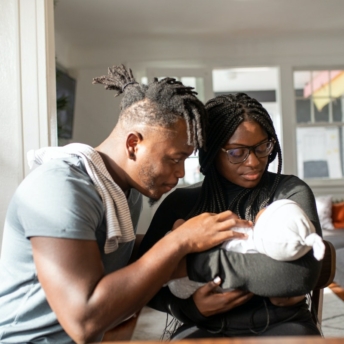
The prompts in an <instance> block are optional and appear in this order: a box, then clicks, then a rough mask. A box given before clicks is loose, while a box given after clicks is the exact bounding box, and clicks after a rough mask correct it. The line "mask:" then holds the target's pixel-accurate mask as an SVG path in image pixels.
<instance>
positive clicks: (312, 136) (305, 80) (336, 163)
mask: <svg viewBox="0 0 344 344" xmlns="http://www.w3.org/2000/svg"><path fill="white" fill-rule="evenodd" d="M294 92H295V102H296V104H295V108H296V138H297V167H298V175H299V177H300V178H306V179H307V178H309V179H312V178H313V179H340V178H343V175H344V141H343V138H344V70H317V71H315V70H308V71H295V72H294Z"/></svg>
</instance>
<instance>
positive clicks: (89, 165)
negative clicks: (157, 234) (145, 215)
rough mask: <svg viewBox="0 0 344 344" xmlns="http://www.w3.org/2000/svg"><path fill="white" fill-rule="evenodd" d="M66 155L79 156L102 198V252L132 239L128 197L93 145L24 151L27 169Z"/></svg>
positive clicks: (133, 235) (73, 144)
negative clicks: (103, 215)
mask: <svg viewBox="0 0 344 344" xmlns="http://www.w3.org/2000/svg"><path fill="white" fill-rule="evenodd" d="M69 156H78V157H80V158H82V160H83V162H84V164H85V167H86V171H87V173H88V175H89V176H90V178H91V180H92V181H93V183H94V185H95V187H96V190H97V191H98V193H99V195H100V197H101V199H102V201H103V204H104V208H105V217H106V225H107V230H106V241H105V246H104V252H105V253H106V254H107V253H111V252H113V251H115V250H116V249H117V248H118V244H119V243H124V242H129V241H132V240H134V239H135V233H134V229H133V224H132V221H131V217H130V211H129V206H128V202H127V198H126V196H125V194H124V192H123V191H122V189H121V188H120V187H119V186H118V185H117V184H116V183H115V182H114V180H113V179H112V177H111V176H110V174H109V172H108V170H107V169H106V167H105V164H104V162H103V159H102V158H101V156H100V154H99V153H98V152H97V151H96V150H95V149H94V148H92V147H91V146H88V145H85V144H81V143H71V144H69V145H66V146H63V147H46V148H41V149H38V150H30V151H29V152H28V153H27V158H28V163H29V167H30V169H34V168H35V167H37V166H39V165H42V164H43V163H44V162H46V161H49V160H51V159H56V158H65V157H69Z"/></svg>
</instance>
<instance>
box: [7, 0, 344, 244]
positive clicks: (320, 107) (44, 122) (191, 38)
mask: <svg viewBox="0 0 344 344" xmlns="http://www.w3.org/2000/svg"><path fill="white" fill-rule="evenodd" d="M142 3H143V2H142V1H141V0H131V1H126V0H118V1H112V0H101V1H93V0H59V1H56V2H55V4H54V2H53V1H49V0H47V1H44V0H32V1H30V2H28V1H26V0H8V1H5V2H1V3H0V34H1V44H2V46H3V47H4V48H5V49H1V50H0V75H1V76H0V80H1V83H0V88H1V92H0V97H1V98H0V116H1V126H0V131H1V135H0V140H1V141H0V142H1V153H0V164H1V170H0V183H1V184H0V185H1V194H2V197H1V198H0V222H1V227H0V238H1V237H2V227H3V223H4V220H5V213H6V209H7V206H8V203H9V201H10V198H11V196H12V194H13V192H14V190H15V188H16V187H17V185H18V184H19V183H20V181H21V180H22V179H23V178H24V176H25V175H26V174H27V173H28V170H27V166H26V162H25V154H26V151H27V150H28V149H31V148H39V147H40V146H44V145H57V144H65V143H69V142H83V143H87V144H89V145H91V146H96V145H98V144H99V143H100V142H101V141H102V140H103V139H104V138H105V137H106V136H107V135H109V133H110V131H111V129H112V128H113V127H114V125H115V123H116V121H117V118H118V114H119V103H120V98H114V97H113V95H112V94H111V92H109V91H105V90H104V89H103V88H102V87H100V86H94V85H92V83H91V82H92V78H93V77H95V76H100V75H104V74H106V73H107V67H108V66H112V65H113V64H120V63H124V64H125V65H127V66H129V67H130V68H132V69H133V71H134V73H135V77H136V78H137V80H139V81H148V82H149V81H150V80H151V78H152V77H153V76H158V77H163V76H174V77H177V78H179V79H182V80H183V81H184V82H185V83H189V84H190V85H194V86H195V87H196V89H197V90H198V92H199V94H200V97H202V98H203V100H205V101H206V100H208V99H210V98H211V97H213V96H214V95H215V94H220V93H221V92H236V91H246V92H251V94H252V95H254V96H256V97H257V98H258V99H259V100H260V101H262V102H263V103H264V105H265V106H266V107H267V108H268V110H269V111H270V113H271V114H272V116H273V118H274V123H275V124H276V127H277V130H278V131H279V135H280V139H281V143H282V147H283V157H284V161H283V165H284V169H283V172H284V173H291V174H295V175H299V176H300V177H301V178H303V179H305V180H306V181H307V182H308V183H309V185H310V186H311V187H312V189H313V191H314V193H315V194H316V195H328V194H332V195H334V196H335V197H338V198H340V197H341V198H343V190H344V179H343V160H344V159H343V151H344V150H343V125H344V118H343V102H342V94H343V93H344V89H343V90H342V92H341V91H337V88H336V87H337V86H336V85H335V82H334V80H335V79H336V78H337V77H338V76H340V75H341V74H340V73H342V71H344V59H343V58H344V22H343V20H342V13H344V3H343V2H342V1H340V0H332V1H326V2H325V1H321V0H302V1H299V0H298V1H296V0H281V1H274V0H256V1H254V0H252V1H250V0H246V1H243V0H237V1H234V0H233V1H228V0H214V1H212V2H210V1H206V0H204V1H198V0H189V1H188V2H185V1H182V0H174V1H173V2H165V1H163V2H162V1H159V0H145V1H144V6H143V5H142ZM24 13H25V14H26V15H24ZM28 13H31V16H30V17H29V18H28V16H27V14H28ZM54 22H55V24H54ZM25 28H27V29H26V30H25ZM24 52H25V54H24ZM56 66H57V67H58V68H59V69H60V70H61V71H63V72H64V73H66V75H69V77H71V78H72V79H73V80H75V103H74V109H73V110H74V111H73V122H72V137H68V135H67V137H60V138H59V140H58V139H57V122H56V93H54V92H56V90H55V88H54V82H55V67H56ZM334 73H337V74H336V77H334V76H333V75H334ZM44 80H46V84H44ZM326 84H327V85H329V86H328V88H327V89H325V90H324V87H323V86H324V85H326ZM343 84H344V81H343ZM319 85H320V86H319ZM340 85H341V84H340ZM307 87H308V88H307ZM325 88H326V87H325ZM339 89H341V86H339ZM319 90H320V91H319ZM315 91H319V92H320V93H318V94H317V95H316V94H315ZM307 92H308V93H307ZM321 92H323V93H321ZM324 92H325V93H324ZM338 92H339V93H338ZM340 92H341V93H340ZM317 97H318V98H319V100H317V99H314V98H317ZM42 101H43V102H44V104H42ZM321 101H322V103H321ZM319 102H320V103H319ZM54 106H55V108H54ZM26 109H29V110H28V114H27V112H25V111H26ZM333 137H334V139H333ZM330 138H332V139H333V140H334V141H333V142H332V141H331V142H332V143H329V141H328V140H329V139H330ZM321 140H322V141H321ZM321 142H325V145H324V144H322V143H321ZM324 147H326V148H328V147H330V148H333V150H334V151H335V150H336V149H337V152H335V153H334V154H332V155H331V156H330V157H329V155H328V153H327V151H326V149H325V150H324V149H323V148H324ZM313 156H314V157H313ZM319 157H320V158H319ZM192 159H193V160H192ZM195 161H197V158H195V157H194V158H191V159H190V160H189V162H188V165H187V169H188V173H189V174H188V175H187V176H186V177H185V178H184V180H183V181H181V186H182V185H186V184H188V183H190V182H192V181H197V180H199V179H197V178H201V176H199V175H198V174H197V163H196V165H195ZM314 171H315V172H316V173H315V175H312V172H314ZM190 176H191V177H190ZM154 210H155V208H150V207H149V206H148V205H147V203H145V204H144V210H143V213H142V215H141V219H140V223H139V232H141V233H144V232H145V230H146V229H147V227H148V225H149V222H150V219H151V217H152V214H153V212H154ZM0 242H1V239H0Z"/></svg>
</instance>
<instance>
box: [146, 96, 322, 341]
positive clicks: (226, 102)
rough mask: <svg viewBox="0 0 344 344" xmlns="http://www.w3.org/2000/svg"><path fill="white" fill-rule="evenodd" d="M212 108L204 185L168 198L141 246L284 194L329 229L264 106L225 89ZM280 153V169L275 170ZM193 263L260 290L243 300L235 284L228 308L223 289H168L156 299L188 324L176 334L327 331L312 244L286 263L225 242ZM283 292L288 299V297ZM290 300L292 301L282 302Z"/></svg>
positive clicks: (201, 277) (199, 270)
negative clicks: (180, 226) (290, 166)
mask: <svg viewBox="0 0 344 344" xmlns="http://www.w3.org/2000/svg"><path fill="white" fill-rule="evenodd" d="M206 108H207V111H208V114H209V124H208V128H207V149H206V150H205V149H202V150H201V151H200V155H199V160H200V166H201V172H202V173H203V174H204V175H205V178H204V181H203V184H202V185H201V186H196V187H195V186H193V187H189V188H183V189H178V190H176V191H175V192H173V193H172V194H170V195H169V196H168V197H167V198H166V199H165V201H164V202H163V203H162V204H161V206H160V207H159V209H158V210H157V212H156V214H155V216H154V218H153V220H152V223H151V225H150V227H149V229H148V231H147V234H146V236H145V238H144V241H143V243H142V246H141V248H140V251H141V253H144V252H145V251H147V250H148V249H149V248H150V247H151V246H152V245H154V243H155V242H156V241H158V240H159V239H160V238H161V237H163V236H164V235H165V233H164V232H163V231H162V228H172V226H173V225H174V222H175V221H176V220H177V219H184V220H186V219H188V218H190V217H193V216H195V215H197V214H200V213H203V212H212V213H219V212H221V211H224V210H226V209H229V210H231V211H233V212H234V213H236V214H237V215H238V217H240V218H244V219H247V220H251V221H253V220H254V218H255V216H256V214H257V213H258V212H259V210H260V209H262V208H264V207H265V206H266V205H268V204H270V203H271V202H273V201H275V200H278V199H291V200H293V201H295V202H297V203H298V204H299V205H300V206H301V208H302V209H303V210H304V212H305V213H306V214H307V216H308V217H309V219H310V221H311V222H312V223H313V225H314V227H315V229H316V232H317V234H319V235H320V236H321V228H320V225H319V219H318V215H317V212H316V206H315V200H314V196H313V193H312V191H311V190H310V188H309V187H308V186H307V185H306V184H305V183H304V182H303V181H301V180H300V179H299V178H297V177H295V176H292V175H282V174H281V168H282V156H281V148H280V144H279V141H278V138H277V136H276V132H275V129H274V126H273V123H272V120H271V118H270V116H269V114H268V113H267V111H266V110H265V109H264V108H263V107H262V105H261V104H260V103H259V102H258V101H256V100H255V99H253V98H250V97H248V96H247V95H246V94H244V93H239V94H236V95H226V96H218V97H216V98H214V99H212V100H210V101H209V102H208V103H207V104H206ZM276 156H277V157H278V170H277V173H271V172H268V170H267V169H268V166H269V163H270V162H272V161H273V160H274V159H275V158H276ZM276 230H278V228H276ZM186 264H187V272H188V276H189V277H190V279H192V280H195V281H199V282H209V281H212V280H213V279H214V278H216V277H217V276H219V277H220V278H221V280H222V285H221V286H222V287H223V288H227V287H228V284H229V279H230V280H231V285H233V283H234V284H236V286H237V287H238V288H240V289H242V290H246V291H250V292H251V293H253V294H254V296H253V297H252V298H251V299H250V300H249V301H247V302H245V303H243V302H241V301H240V300H239V301H238V299H237V298H236V297H235V293H236V292H237V291H233V292H232V293H233V295H234V296H233V298H232V300H231V299H229V301H228V304H227V305H226V306H222V307H221V306H220V305H218V306H217V305H215V306H214V305H211V302H209V300H211V299H210V297H215V296H214V295H213V296H212V295H210V296H209V294H207V292H206V291H205V288H206V287H202V288H203V289H202V288H200V289H199V290H198V291H196V292H195V294H194V295H193V296H192V297H190V298H189V299H186V300H180V299H178V298H176V297H174V296H173V295H171V293H170V292H169V290H168V288H163V289H162V290H161V291H160V292H159V293H158V294H157V295H156V296H155V297H154V298H153V300H152V301H151V302H150V305H151V306H152V307H153V308H156V309H158V310H160V311H164V312H168V313H170V314H172V315H173V316H174V317H176V318H177V319H179V320H180V321H181V322H182V323H184V325H183V326H182V327H181V328H179V329H178V331H177V334H176V335H175V338H177V339H180V338H197V337H213V336H215V337H222V336H250V335H264V336H276V335H280V336H289V335H298V336H300V335H319V334H320V333H319V331H318V329H317V327H316V324H314V322H313V320H312V317H311V314H310V312H309V310H308V306H307V303H306V298H305V297H304V295H305V294H307V293H309V292H310V291H311V290H312V289H313V288H314V286H315V284H316V281H317V279H318V276H319V272H320V266H321V263H319V262H318V261H317V260H316V259H315V258H314V256H313V252H312V251H310V252H308V253H307V254H306V255H304V256H303V257H301V258H300V259H298V260H296V261H293V262H282V261H276V260H273V259H271V258H269V257H267V256H266V255H263V254H259V253H258V254H240V253H235V252H227V251H225V250H223V249H221V248H220V247H217V248H214V249H211V250H209V251H206V252H202V253H199V254H192V255H189V256H188V257H187V259H186ZM177 275H178V274H177ZM178 277H180V276H178ZM233 281H234V282H233ZM208 288H209V286H208ZM229 293H231V292H229ZM207 297H208V298H207ZM281 298H282V299H281ZM283 298H287V299H286V302H281V300H284V299H283ZM289 298H290V299H289ZM283 304H284V305H286V306H287V307H281V306H280V305H283ZM216 313H217V314H216Z"/></svg>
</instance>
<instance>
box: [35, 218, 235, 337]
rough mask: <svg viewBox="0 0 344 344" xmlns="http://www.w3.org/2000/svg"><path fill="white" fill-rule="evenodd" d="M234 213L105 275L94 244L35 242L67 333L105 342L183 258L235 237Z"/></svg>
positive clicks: (42, 276)
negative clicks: (107, 333)
mask: <svg viewBox="0 0 344 344" xmlns="http://www.w3.org/2000/svg"><path fill="white" fill-rule="evenodd" d="M236 222H237V219H234V218H233V216H232V214H231V212H229V211H227V212H223V213H221V214H202V215H199V216H197V217H195V218H193V219H190V220H189V221H187V222H186V223H184V224H183V225H182V226H180V227H179V228H177V229H176V230H174V231H173V232H172V233H170V234H169V235H167V236H166V237H164V238H162V239H161V240H160V241H159V242H157V243H156V244H155V245H154V246H153V247H152V248H151V249H150V250H149V251H148V252H147V253H146V254H144V255H143V256H142V257H141V258H140V259H138V260H137V261H136V262H134V263H133V264H131V265H129V266H127V267H125V268H123V269H121V270H118V271H116V272H113V273H111V274H108V275H104V269H103V266H102V263H101V257H100V253H99V249H98V246H97V243H96V242H95V241H93V240H76V239H61V238H52V237H41V236H33V237H31V242H32V247H33V255H34V261H35V264H36V267H37V272H38V278H39V281H40V283H41V284H42V287H43V289H44V291H45V293H46V296H47V300H48V302H49V304H50V306H51V307H52V309H53V311H54V312H55V313H56V315H57V318H58V320H59V322H60V323H61V325H62V327H63V328H64V329H65V331H66V332H67V333H68V334H69V335H70V336H71V337H72V339H73V340H74V341H76V342H80V343H83V342H88V341H92V340H99V339H100V336H101V335H102V333H104V332H105V331H106V330H108V329H110V328H113V327H114V326H115V325H117V324H119V323H120V322H121V321H123V320H124V319H125V318H127V317H128V316H130V315H132V314H133V313H134V312H136V311H137V310H139V309H140V308H142V306H143V305H145V304H146V303H147V302H148V301H149V300H150V299H151V298H152V297H153V295H154V294H155V293H156V292H157V291H158V290H159V289H160V288H161V286H162V285H163V284H164V283H166V282H167V281H168V280H169V279H170V276H171V274H172V272H173V271H174V269H175V268H176V266H177V264H178V263H179V261H180V259H181V258H182V257H184V256H185V255H186V254H188V253H190V252H199V251H202V250H205V249H208V248H210V247H213V246H215V245H218V244H219V243H221V242H222V241H224V240H227V239H229V238H230V237H232V236H233V233H232V232H231V231H230V230H228V229H229V228H231V227H233V226H235V224H236Z"/></svg>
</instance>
